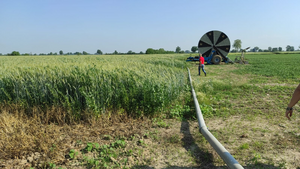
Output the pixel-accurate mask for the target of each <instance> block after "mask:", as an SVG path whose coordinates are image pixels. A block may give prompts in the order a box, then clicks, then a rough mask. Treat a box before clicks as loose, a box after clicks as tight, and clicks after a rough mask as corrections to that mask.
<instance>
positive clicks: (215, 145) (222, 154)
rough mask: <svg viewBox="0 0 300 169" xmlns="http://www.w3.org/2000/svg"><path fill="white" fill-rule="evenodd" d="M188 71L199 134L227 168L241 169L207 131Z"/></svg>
mask: <svg viewBox="0 0 300 169" xmlns="http://www.w3.org/2000/svg"><path fill="white" fill-rule="evenodd" d="M187 69H188V72H189V80H190V83H191V89H192V94H193V98H194V103H195V109H196V114H197V118H198V124H199V131H200V133H201V134H202V135H203V136H204V137H205V138H206V140H207V141H208V142H209V144H210V145H211V146H212V147H213V148H214V149H215V150H216V152H217V153H218V154H219V156H220V157H221V158H222V159H223V161H224V162H225V163H226V164H227V166H228V167H229V168H231V169H243V167H242V166H241V165H240V164H239V162H237V161H236V160H235V158H234V157H233V156H232V155H231V154H230V153H229V152H228V151H227V150H226V149H225V147H224V146H223V145H222V144H221V143H220V142H219V141H218V140H217V139H216V138H215V137H214V136H213V135H212V134H211V132H210V131H209V130H208V129H207V127H206V125H205V122H204V119H203V115H202V112H201V109H200V106H199V103H198V100H197V97H196V93H195V90H194V88H193V85H192V78H191V74H190V69H189V68H187Z"/></svg>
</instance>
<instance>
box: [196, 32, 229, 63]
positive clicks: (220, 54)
mask: <svg viewBox="0 0 300 169" xmlns="http://www.w3.org/2000/svg"><path fill="white" fill-rule="evenodd" d="M229 51H230V40H229V38H228V36H227V35H226V34H225V33H223V32H221V31H217V30H214V31H209V32H207V33H205V34H204V35H203V36H202V37H201V39H200V40H199V43H198V52H199V53H201V54H202V56H203V57H204V58H205V57H211V59H209V61H211V62H212V63H214V64H219V63H220V62H221V61H224V62H226V63H228V62H230V63H233V62H232V61H231V60H230V59H229V58H228V57H227V54H228V53H229Z"/></svg>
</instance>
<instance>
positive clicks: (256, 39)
mask: <svg viewBox="0 0 300 169" xmlns="http://www.w3.org/2000/svg"><path fill="white" fill-rule="evenodd" d="M299 7H300V1H299V0H285V1H283V0H251V1H250V0H249V1H245V0H205V1H204V0H139V1H138V0H0V53H2V54H6V53H11V52H12V51H19V52H20V53H30V52H32V53H37V54H39V53H49V52H59V51H60V50H63V52H64V53H66V52H72V53H74V52H77V51H78V52H82V51H86V52H88V53H96V51H97V49H100V50H102V52H104V53H112V52H114V50H117V51H118V52H124V53H126V52H128V51H129V50H132V51H134V52H140V51H143V52H145V51H146V49H147V48H154V49H159V48H164V49H165V50H172V51H175V49H176V47H177V46H180V47H181V49H182V50H191V47H192V46H197V44H198V41H199V39H200V38H201V37H202V35H203V34H205V33H206V32H208V31H211V30H219V31H222V32H224V33H225V34H227V36H228V37H229V39H230V41H231V44H232V43H233V41H234V40H236V39H241V41H242V48H246V47H248V46H250V47H251V48H253V47H255V46H258V47H259V48H261V49H267V48H268V47H269V46H270V47H282V48H283V49H284V50H285V48H286V46H287V45H291V46H294V48H295V49H298V47H299V46H300V10H299Z"/></svg>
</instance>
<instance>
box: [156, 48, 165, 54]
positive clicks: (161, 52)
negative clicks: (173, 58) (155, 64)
mask: <svg viewBox="0 0 300 169" xmlns="http://www.w3.org/2000/svg"><path fill="white" fill-rule="evenodd" d="M157 53H158V54H164V53H166V51H165V49H164V48H159V49H158V51H157Z"/></svg>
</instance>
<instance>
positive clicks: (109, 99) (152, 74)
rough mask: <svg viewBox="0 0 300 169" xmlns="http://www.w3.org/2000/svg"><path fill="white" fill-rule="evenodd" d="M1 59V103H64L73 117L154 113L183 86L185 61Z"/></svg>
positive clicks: (112, 57)
mask: <svg viewBox="0 0 300 169" xmlns="http://www.w3.org/2000/svg"><path fill="white" fill-rule="evenodd" d="M108 57H109V58H108ZM0 59H1V63H2V67H1V69H0V74H1V76H0V89H1V90H0V102H3V103H4V102H5V103H8V104H10V103H13V104H18V105H21V106H24V107H26V108H30V107H34V106H41V107H48V106H57V107H64V108H65V109H67V110H68V111H70V112H71V114H72V116H74V117H75V118H76V119H80V118H81V112H82V111H89V112H90V113H91V114H93V115H96V116H97V115H100V114H102V113H104V112H105V111H106V110H124V111H126V112H128V113H131V114H134V115H141V114H145V115H153V114H155V113H156V112H158V111H159V110H162V109H164V107H165V106H166V105H168V104H169V103H170V102H171V101H173V100H174V99H176V98H177V97H178V96H179V95H180V93H181V91H182V89H183V88H185V86H186V85H187V82H186V79H187V78H186V70H185V68H184V67H185V63H184V62H182V61H180V60H177V59H174V57H172V56H164V57H160V56H157V55H156V56H155V55H154V56H150V58H149V57H147V58H145V55H141V56H63V57H62V56H60V57H59V56H47V57H46V56H42V57H40V56H37V57H12V58H8V57H1V58H0ZM12 60H14V61H12Z"/></svg>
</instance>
